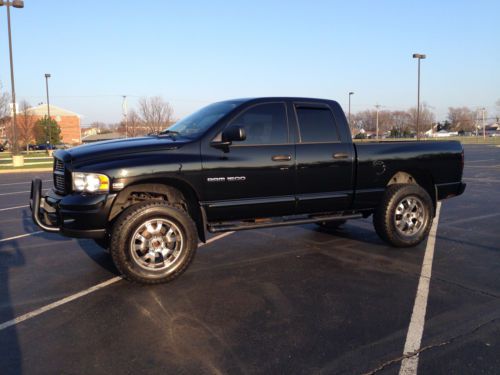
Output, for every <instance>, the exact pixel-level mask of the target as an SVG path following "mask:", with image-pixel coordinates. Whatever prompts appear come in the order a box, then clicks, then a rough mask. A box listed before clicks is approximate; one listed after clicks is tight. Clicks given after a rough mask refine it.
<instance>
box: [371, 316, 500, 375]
mask: <svg viewBox="0 0 500 375" xmlns="http://www.w3.org/2000/svg"><path fill="white" fill-rule="evenodd" d="M499 319H500V318H494V319H491V320H489V321H487V322H485V323H481V324H479V325H477V326H476V327H474V328H472V329H471V330H469V331H467V332H464V333H461V334H459V335H456V336H453V337H450V338H449V339H447V340H445V341H441V342H439V343H436V344H430V345H427V346H424V347H422V348H420V349H418V350H415V351H413V352H410V353H406V354H403V355H401V356H399V357H397V358H393V359H390V360H388V361H385V362H383V363H382V364H380V365H379V366H377V367H376V368H374V369H373V370H370V371H368V372H364V373H362V375H374V374H376V373H378V372H380V371H382V370H383V369H385V368H386V367H388V366H391V365H393V364H396V363H398V362H401V361H402V360H403V359H407V358H411V357H415V356H417V355H419V354H420V353H422V352H425V351H427V350H430V349H434V348H439V347H442V346H446V345H449V344H451V343H452V342H454V341H456V340H459V339H461V338H463V337H466V336H470V335H473V334H474V333H476V332H477V331H479V330H480V329H481V328H483V327H484V326H487V325H488V324H491V323H493V322H495V321H497V320H499Z"/></svg>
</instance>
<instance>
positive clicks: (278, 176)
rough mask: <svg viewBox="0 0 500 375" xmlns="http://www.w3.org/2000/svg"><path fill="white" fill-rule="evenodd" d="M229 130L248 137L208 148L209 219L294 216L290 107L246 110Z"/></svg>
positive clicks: (275, 104) (204, 155) (258, 106)
mask: <svg viewBox="0 0 500 375" xmlns="http://www.w3.org/2000/svg"><path fill="white" fill-rule="evenodd" d="M227 126H240V127H242V128H243V129H244V130H245V133H246V139H245V140H244V141H241V142H233V144H232V145H231V146H229V148H228V149H227V150H226V152H224V151H223V150H220V149H217V148H214V147H210V145H208V144H207V145H203V146H202V147H203V150H202V163H203V184H204V189H205V197H206V199H205V201H204V202H202V204H203V206H204V207H205V209H206V213H207V217H208V220H209V221H216V220H222V219H224V220H241V219H250V218H260V217H270V216H279V215H286V214H290V213H293V211H294V205H295V197H294V190H295V180H294V163H295V147H294V145H293V143H291V142H290V139H289V127H288V121H287V113H286V105H285V103H282V102H273V103H263V104H256V105H253V106H250V107H248V108H246V109H243V110H242V112H241V113H239V114H238V115H237V116H236V117H235V118H234V119H233V120H231V121H230V122H229V123H228V124H227Z"/></svg>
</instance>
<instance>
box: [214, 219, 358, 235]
mask: <svg viewBox="0 0 500 375" xmlns="http://www.w3.org/2000/svg"><path fill="white" fill-rule="evenodd" d="M362 217H363V215H362V214H346V215H320V216H309V217H301V218H298V219H284V220H276V221H272V220H269V221H264V222H261V223H258V222H243V221H237V222H222V223H213V224H210V223H209V224H208V231H209V232H210V233H217V232H228V231H236V230H247V229H257V228H272V227H284V226H286V225H297V224H309V223H318V222H321V221H334V220H350V219H361V218H362Z"/></svg>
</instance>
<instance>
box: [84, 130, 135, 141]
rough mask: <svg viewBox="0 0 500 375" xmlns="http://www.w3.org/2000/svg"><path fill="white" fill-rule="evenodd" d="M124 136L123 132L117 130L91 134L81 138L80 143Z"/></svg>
mask: <svg viewBox="0 0 500 375" xmlns="http://www.w3.org/2000/svg"><path fill="white" fill-rule="evenodd" d="M120 138H125V135H124V134H121V133H118V132H106V133H98V134H91V135H88V136H86V137H83V138H82V143H92V142H100V141H110V140H113V139H120Z"/></svg>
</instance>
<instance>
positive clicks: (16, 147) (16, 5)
mask: <svg viewBox="0 0 500 375" xmlns="http://www.w3.org/2000/svg"><path fill="white" fill-rule="evenodd" d="M3 5H5V6H6V7H7V28H8V33H9V57H10V83H11V86H12V142H13V145H12V155H17V154H18V153H19V145H18V144H17V123H16V89H15V84H14V63H13V59H12V35H11V34H12V33H11V28H10V7H11V6H13V7H14V8H23V7H24V1H21V0H14V1H12V2H11V1H3V0H1V1H0V6H3Z"/></svg>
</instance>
